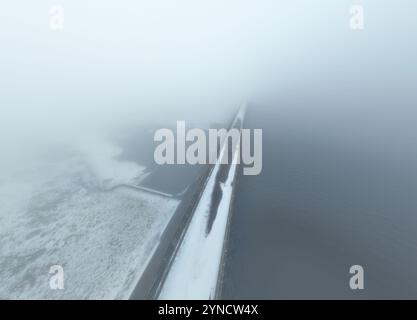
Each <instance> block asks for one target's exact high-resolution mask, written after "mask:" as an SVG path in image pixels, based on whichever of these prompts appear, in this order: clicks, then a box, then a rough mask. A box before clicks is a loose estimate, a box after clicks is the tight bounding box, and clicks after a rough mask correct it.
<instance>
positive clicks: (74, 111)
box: [0, 0, 417, 159]
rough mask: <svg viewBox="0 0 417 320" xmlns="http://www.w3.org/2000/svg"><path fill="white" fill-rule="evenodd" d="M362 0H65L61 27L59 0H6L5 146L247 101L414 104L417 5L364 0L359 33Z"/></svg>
mask: <svg viewBox="0 0 417 320" xmlns="http://www.w3.org/2000/svg"><path fill="white" fill-rule="evenodd" d="M356 2H358V1H356ZM356 2H355V3H352V1H349V0H342V1H334V0H316V1H307V0H298V1H289V0H281V1H277V0H262V1H253V0H252V1H250V0H231V1H227V2H225V1H220V0H212V1H195V0H194V1H191V0H179V1H162V0H153V1H142V0H141V1H133V0H132V1H128V0H123V1H115V0H107V1H96V0H88V1H82V0H71V1H70V0H62V1H60V2H59V3H56V4H59V5H60V6H62V8H63V9H64V29H63V30H51V28H50V12H49V10H50V8H51V7H52V6H53V5H55V3H54V2H51V1H44V0H39V1H28V0H25V1H21V0H15V1H8V2H6V1H2V3H1V4H0V15H1V19H0V43H1V48H0V49H1V50H0V52H1V53H0V57H1V60H0V70H1V71H0V108H1V119H0V121H1V123H0V125H1V127H0V141H1V142H0V143H1V150H2V151H1V152H2V157H1V158H3V159H5V158H7V157H10V156H11V154H13V153H14V152H15V151H16V152H18V151H22V150H30V149H31V148H32V149H34V150H36V149H37V148H38V147H37V145H38V144H49V143H61V141H64V140H65V141H69V140H73V139H74V137H77V139H75V140H77V141H78V140H79V137H83V135H84V134H86V132H92V131H103V130H104V131H105V130H108V129H109V128H115V127H117V128H123V127H125V126H129V125H136V124H140V123H146V122H149V121H151V122H152V121H153V122H166V121H175V120H180V119H184V120H192V119H194V120H198V121H207V122H210V121H221V119H224V118H225V117H226V116H227V115H229V113H230V112H231V111H232V110H234V108H235V107H236V105H237V104H238V103H239V102H240V101H242V100H243V99H249V100H250V101H262V99H267V98H270V97H278V98H279V99H285V97H286V95H303V94H305V93H311V92H316V93H317V94H321V93H322V94H332V95H338V94H344V95H345V96H347V95H351V96H355V94H357V93H358V92H366V93H367V94H369V93H370V92H371V93H372V92H374V93H377V92H380V91H381V90H387V88H389V90H390V91H392V92H396V93H397V95H398V96H401V97H403V99H404V100H405V101H408V102H409V101H410V99H414V98H407V95H408V94H412V91H413V89H414V88H413V87H414V85H415V83H416V74H417V72H416V66H417V64H416V63H415V59H416V58H415V57H416V56H417V44H416V41H415V33H416V26H417V23H416V21H417V20H416V19H415V12H416V10H415V9H417V5H416V4H415V3H414V2H413V1H407V0H401V1H376V0H367V1H364V3H363V6H364V10H365V29H364V30H361V31H354V30H351V29H350V28H349V20H350V18H351V15H350V13H349V8H350V7H351V6H352V5H353V4H357V3H356ZM359 2H361V1H359ZM359 4H360V3H359ZM349 91H350V92H349ZM346 92H349V93H348V94H347V93H346ZM413 96H414V95H413ZM407 99H408V100H407ZM282 107H287V106H282ZM305 107H306V108H308V107H309V106H308V102H306V106H305ZM335 107H337V106H335ZM300 112H302V111H300ZM3 155H4V156H3Z"/></svg>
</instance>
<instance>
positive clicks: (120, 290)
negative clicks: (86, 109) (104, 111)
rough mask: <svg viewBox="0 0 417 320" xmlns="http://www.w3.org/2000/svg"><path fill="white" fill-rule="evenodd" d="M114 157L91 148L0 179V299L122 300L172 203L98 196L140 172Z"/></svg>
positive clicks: (125, 192) (12, 170)
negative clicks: (59, 282) (60, 276)
mask: <svg viewBox="0 0 417 320" xmlns="http://www.w3.org/2000/svg"><path fill="white" fill-rule="evenodd" d="M119 152H120V150H118V149H117V148H116V147H114V146H112V145H110V144H108V143H105V142H103V141H97V140H96V141H92V142H91V143H84V144H80V145H79V147H78V148H77V149H75V150H71V152H67V153H65V154H64V153H59V154H61V155H62V156H59V157H58V156H55V157H54V158H42V157H41V158H39V159H38V160H36V161H35V160H32V159H31V161H30V163H25V161H23V165H22V162H21V163H16V165H15V166H14V167H13V166H9V167H8V168H7V170H4V171H3V172H1V174H0V204H1V207H0V253H1V255H0V298H3V299H5V298H6V299H17V298H18V299H44V298H47V299H87V298H89V299H103V298H106V299H114V298H118V299H125V298H128V297H129V295H130V293H131V292H132V290H133V289H134V287H135V285H136V283H137V281H138V279H139V278H140V275H141V273H142V271H143V270H144V268H145V266H146V264H147V262H148V259H149V258H150V256H151V253H152V252H153V250H154V249H155V248H156V246H157V244H158V242H159V238H160V235H161V232H162V231H163V230H164V228H165V226H166V224H167V223H168V221H169V219H170V218H171V216H172V214H173V213H174V211H175V209H176V207H177V205H178V200H174V199H169V198H164V197H160V196H158V195H153V194H149V193H145V192H141V191H137V190H132V189H128V188H116V189H113V190H112V191H106V190H109V189H110V188H111V187H112V186H115V185H117V184H119V183H135V182H137V181H138V179H140V177H141V175H142V174H143V170H144V169H145V168H143V167H141V166H139V165H138V164H136V163H133V162H125V161H119V160H118V159H117V155H118V153H119ZM55 154H56V153H55ZM52 265H61V266H62V267H63V270H64V289H63V290H51V288H50V286H49V281H50V277H51V275H50V274H49V270H50V267H51V266H52Z"/></svg>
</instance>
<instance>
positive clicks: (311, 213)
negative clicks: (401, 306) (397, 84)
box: [222, 99, 417, 299]
mask: <svg viewBox="0 0 417 320" xmlns="http://www.w3.org/2000/svg"><path fill="white" fill-rule="evenodd" d="M300 100H301V99H293V100H292V101H279V102H275V103H269V104H266V105H259V104H258V105H251V107H250V109H249V110H248V113H247V116H246V120H245V121H246V123H245V127H246V128H262V129H263V171H262V173H261V174H260V175H259V176H255V177H252V176H241V178H240V182H239V185H238V189H237V194H236V203H235V208H234V212H233V218H232V222H231V231H230V240H229V243H228V254H227V258H226V269H225V279H224V285H223V294H222V297H223V298H225V299H235V298H238V299H262V298H265V299H280V298H284V299H285V298H336V299H337V298H359V299H360V298H417V156H416V154H417V152H416V146H417V144H416V137H417V129H416V127H417V126H416V123H417V121H416V119H417V117H416V112H415V111H414V106H413V105H408V106H407V105H405V104H402V105H401V108H399V107H398V105H399V104H398V103H396V102H395V101H393V102H389V101H383V99H379V100H378V99H374V100H372V99H369V100H368V101H366V103H365V102H364V105H366V107H364V105H362V106H358V107H350V106H349V105H343V104H344V103H346V102H343V101H337V99H333V100H332V101H330V100H329V101H311V100H310V101H308V102H307V101H300ZM307 104H309V105H311V104H313V105H314V104H315V105H317V106H324V107H323V108H321V107H315V108H310V109H309V108H305V107H304V105H307ZM370 106H371V107H370ZM372 106H375V107H372ZM356 264H359V265H361V266H363V268H364V271H365V277H364V279H365V289H364V290H356V291H353V290H351V289H350V287H349V279H350V277H351V275H350V274H349V268H350V266H352V265H356Z"/></svg>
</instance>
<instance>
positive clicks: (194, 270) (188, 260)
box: [159, 106, 245, 300]
mask: <svg viewBox="0 0 417 320" xmlns="http://www.w3.org/2000/svg"><path fill="white" fill-rule="evenodd" d="M244 113H245V107H244V106H243V107H242V108H241V109H240V111H239V113H238V115H237V116H236V120H237V119H240V120H242V121H243V117H244ZM236 120H235V122H236ZM235 122H234V123H235ZM224 151H225V148H224V146H223V148H222V152H221V154H220V156H219V158H218V159H222V157H223V154H224ZM239 154H240V150H239V144H237V147H236V150H234V151H233V161H232V164H231V165H230V167H229V172H228V176H227V180H226V182H225V183H221V189H222V198H221V201H220V204H219V206H218V209H217V213H216V216H215V220H214V222H213V226H212V228H211V230H210V232H209V233H208V234H206V230H207V223H208V220H209V213H210V206H211V201H212V194H213V190H214V187H215V184H216V183H218V182H217V181H216V176H217V173H218V171H219V170H220V161H219V160H218V162H217V164H216V165H215V167H214V168H213V170H212V172H211V174H210V176H209V177H208V180H207V184H206V186H205V189H204V191H203V194H202V196H201V199H200V201H199V203H198V205H197V208H196V210H195V212H194V215H193V218H192V219H191V222H190V225H189V226H188V229H187V231H186V234H185V236H184V239H183V241H182V243H181V245H180V248H179V250H178V252H177V254H176V256H175V259H174V262H173V264H172V266H171V269H170V271H169V273H168V276H167V278H166V280H165V282H164V284H163V287H162V290H161V292H160V295H159V299H161V300H165V299H184V300H193V299H202V300H208V299H213V298H214V295H215V291H216V285H217V279H218V275H219V272H220V263H221V258H222V253H223V243H224V239H225V236H226V229H227V222H228V217H229V212H230V205H231V202H232V196H233V182H234V180H235V175H236V169H237V163H238V156H239Z"/></svg>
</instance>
